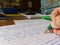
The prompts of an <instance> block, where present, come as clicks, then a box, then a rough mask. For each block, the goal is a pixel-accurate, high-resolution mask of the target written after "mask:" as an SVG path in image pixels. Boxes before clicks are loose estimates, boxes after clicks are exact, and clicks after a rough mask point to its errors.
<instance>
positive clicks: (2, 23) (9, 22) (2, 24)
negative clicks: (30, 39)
mask: <svg viewBox="0 0 60 45" xmlns="http://www.w3.org/2000/svg"><path fill="white" fill-rule="evenodd" d="M13 24H14V21H13V20H0V26H6V25H13Z"/></svg>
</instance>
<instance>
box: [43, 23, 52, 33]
mask: <svg viewBox="0 0 60 45" xmlns="http://www.w3.org/2000/svg"><path fill="white" fill-rule="evenodd" d="M50 29H52V27H51V24H50V25H49V26H48V27H47V29H46V30H45V32H44V33H47V32H48V31H49V30H50Z"/></svg>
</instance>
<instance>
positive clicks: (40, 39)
mask: <svg viewBox="0 0 60 45" xmlns="http://www.w3.org/2000/svg"><path fill="white" fill-rule="evenodd" d="M15 23H16V25H10V26H3V27H0V45H60V37H59V36H57V35H55V34H53V33H47V34H44V31H45V29H46V28H47V26H48V25H49V24H50V21H47V20H41V19H39V20H21V21H20V20H18V21H15Z"/></svg>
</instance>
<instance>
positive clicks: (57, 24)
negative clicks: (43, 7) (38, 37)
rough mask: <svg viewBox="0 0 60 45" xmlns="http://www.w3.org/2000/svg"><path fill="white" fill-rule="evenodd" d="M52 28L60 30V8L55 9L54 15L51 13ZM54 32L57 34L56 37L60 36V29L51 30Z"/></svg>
mask: <svg viewBox="0 0 60 45" xmlns="http://www.w3.org/2000/svg"><path fill="white" fill-rule="evenodd" d="M50 17H51V20H52V23H51V26H52V28H60V8H55V9H54V10H53V11H52V13H51V16H50ZM51 30H53V33H55V34H56V35H58V36H60V29H59V30H57V29H51Z"/></svg>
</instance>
